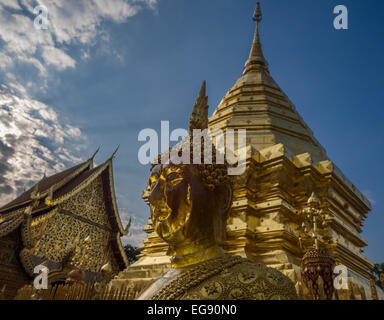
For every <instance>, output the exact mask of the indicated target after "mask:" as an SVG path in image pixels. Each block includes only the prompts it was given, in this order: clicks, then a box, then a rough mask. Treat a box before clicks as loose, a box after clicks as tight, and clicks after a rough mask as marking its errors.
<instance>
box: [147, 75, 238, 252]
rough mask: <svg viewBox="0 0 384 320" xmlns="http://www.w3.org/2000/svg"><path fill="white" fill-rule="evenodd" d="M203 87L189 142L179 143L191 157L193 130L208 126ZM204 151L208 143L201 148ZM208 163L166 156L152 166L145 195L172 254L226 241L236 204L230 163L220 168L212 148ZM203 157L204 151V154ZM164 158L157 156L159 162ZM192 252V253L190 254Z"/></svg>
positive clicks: (192, 116) (174, 155)
mask: <svg viewBox="0 0 384 320" xmlns="http://www.w3.org/2000/svg"><path fill="white" fill-rule="evenodd" d="M207 99H208V98H207V97H206V96H205V82H204V83H203V86H202V88H201V90H200V94H199V97H198V99H197V101H196V103H195V106H194V109H193V112H192V115H191V118H190V124H189V133H190V134H189V137H187V139H184V140H183V141H181V143H180V144H181V145H182V144H183V143H184V144H185V143H187V144H189V147H190V148H189V150H190V152H189V153H190V154H193V149H194V146H195V148H196V143H194V142H190V141H193V139H192V138H191V133H192V132H193V130H194V129H200V130H203V129H206V128H207V127H208V105H207ZM198 148H202V149H203V148H204V142H203V141H201V143H199V144H198ZM212 149H213V150H212V158H211V160H212V161H210V163H208V164H204V161H203V159H202V161H201V164H193V161H192V156H190V161H188V162H189V163H182V162H181V163H180V161H179V160H178V159H179V158H178V159H176V158H175V157H176V156H180V151H179V153H176V154H175V153H174V152H171V150H170V151H169V152H168V159H169V161H167V163H165V164H163V163H161V161H157V162H158V163H159V164H154V165H152V169H151V174H150V177H149V181H148V185H147V190H146V195H147V197H148V203H149V205H150V208H151V219H152V222H153V226H154V229H155V231H156V232H157V234H158V235H159V236H160V237H161V238H162V239H163V240H164V241H166V242H167V243H168V244H169V248H170V252H169V254H171V255H172V254H173V253H174V250H175V249H176V248H183V247H184V248H192V247H198V246H197V244H202V243H205V244H216V245H219V246H220V245H221V244H222V242H223V241H224V239H225V231H226V221H227V218H228V213H229V209H230V207H231V204H232V193H233V191H232V189H233V188H232V180H231V177H230V176H228V174H227V164H226V162H225V163H224V164H217V163H216V150H215V147H214V145H213V144H212ZM201 154H202V155H203V156H202V158H203V157H204V152H201ZM161 159H162V155H160V156H159V160H161ZM187 251H188V250H187Z"/></svg>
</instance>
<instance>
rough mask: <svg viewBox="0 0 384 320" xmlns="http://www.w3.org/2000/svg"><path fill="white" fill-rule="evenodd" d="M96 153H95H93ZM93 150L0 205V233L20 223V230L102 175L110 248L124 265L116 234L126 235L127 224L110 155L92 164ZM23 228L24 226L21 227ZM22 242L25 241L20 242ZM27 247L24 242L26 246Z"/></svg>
mask: <svg viewBox="0 0 384 320" xmlns="http://www.w3.org/2000/svg"><path fill="white" fill-rule="evenodd" d="M95 154H96V153H95ZM95 154H94V155H93V156H92V157H91V158H90V159H88V160H87V161H85V162H83V163H81V164H79V165H76V166H74V167H72V168H70V169H67V170H65V171H63V172H60V173H57V174H55V175H53V176H50V177H45V178H43V179H42V180H41V181H39V182H38V183H36V184H35V185H34V186H33V187H32V188H31V189H29V190H28V191H26V192H24V193H23V194H22V195H20V196H19V197H18V198H16V199H15V200H13V201H11V202H10V203H8V204H7V205H5V206H4V207H2V208H1V209H0V237H3V236H5V235H7V234H9V233H10V232H12V231H14V230H15V229H17V228H18V227H19V226H22V227H21V228H22V229H23V232H25V231H26V230H27V229H28V228H29V227H28V223H25V222H26V221H27V220H30V222H29V224H31V223H34V222H35V221H37V220H39V219H41V218H42V217H45V216H47V215H49V214H50V213H51V212H54V211H55V209H56V207H57V205H59V204H60V203H62V202H63V201H65V200H67V199H69V198H70V197H72V196H74V195H75V194H77V193H78V192H81V191H82V190H83V189H84V188H86V187H87V186H88V185H90V183H92V182H93V181H94V180H95V179H96V178H99V177H100V178H101V179H102V184H103V193H104V197H105V205H106V210H107V215H108V221H109V223H110V226H111V228H112V230H111V231H112V233H113V235H112V239H113V241H112V242H111V244H112V250H113V252H114V254H115V257H116V258H117V260H118V263H119V265H120V267H121V268H122V269H124V268H125V267H126V266H128V264H129V263H128V260H127V257H126V255H125V253H124V250H123V248H122V245H121V241H120V237H121V236H123V235H126V234H127V233H128V230H129V225H128V226H127V227H126V228H124V227H123V225H122V222H121V219H120V215H119V212H118V207H117V202H116V197H115V190H114V181H113V167H112V162H113V157H114V155H115V153H114V154H113V155H112V156H111V157H110V158H109V159H108V160H107V161H105V162H104V163H103V164H101V165H99V166H97V167H94V165H93V159H94V156H95ZM24 229H25V230H24ZM23 245H24V246H26V244H25V243H24V244H23ZM26 247H27V246H26Z"/></svg>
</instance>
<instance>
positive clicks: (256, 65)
mask: <svg viewBox="0 0 384 320" xmlns="http://www.w3.org/2000/svg"><path fill="white" fill-rule="evenodd" d="M261 20H262V14H261V8H260V2H257V5H256V9H255V12H254V14H253V21H255V22H256V29H255V35H254V39H253V43H252V48H251V52H250V54H249V58H248V60H247V62H246V63H245V68H244V71H243V75H245V74H246V73H248V72H251V71H260V70H263V71H264V72H266V73H269V71H268V62H267V60H265V58H264V54H263V49H262V47H261V43H260V36H259V23H260V22H261Z"/></svg>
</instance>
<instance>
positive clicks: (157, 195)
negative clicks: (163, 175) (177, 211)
mask: <svg viewBox="0 0 384 320" xmlns="http://www.w3.org/2000/svg"><path fill="white" fill-rule="evenodd" d="M163 195H164V193H163V183H162V181H161V180H158V181H157V182H156V184H155V186H154V187H153V189H152V190H151V191H150V192H149V196H148V201H149V203H150V204H152V205H155V204H156V202H158V201H161V200H162V198H163Z"/></svg>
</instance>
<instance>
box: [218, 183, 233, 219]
mask: <svg viewBox="0 0 384 320" xmlns="http://www.w3.org/2000/svg"><path fill="white" fill-rule="evenodd" d="M214 193H215V198H216V205H217V206H218V208H219V210H220V212H221V214H225V215H226V214H227V213H228V211H229V209H230V208H231V206H232V200H233V189H232V186H231V185H230V184H229V183H223V184H221V185H220V186H217V187H216V188H215V191H214Z"/></svg>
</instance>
